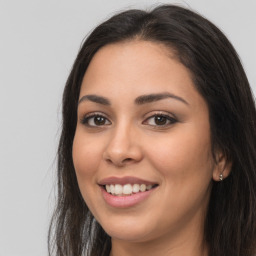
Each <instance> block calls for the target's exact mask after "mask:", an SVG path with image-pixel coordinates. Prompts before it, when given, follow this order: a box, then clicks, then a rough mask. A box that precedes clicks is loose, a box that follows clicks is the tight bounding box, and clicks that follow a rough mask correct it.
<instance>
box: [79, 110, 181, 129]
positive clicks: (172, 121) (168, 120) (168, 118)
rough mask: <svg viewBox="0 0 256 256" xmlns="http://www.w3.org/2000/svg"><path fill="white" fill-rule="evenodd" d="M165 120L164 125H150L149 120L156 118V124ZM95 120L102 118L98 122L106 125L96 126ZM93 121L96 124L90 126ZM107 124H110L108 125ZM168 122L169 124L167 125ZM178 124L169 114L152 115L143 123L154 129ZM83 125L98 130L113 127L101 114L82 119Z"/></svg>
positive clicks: (88, 115) (86, 116)
mask: <svg viewBox="0 0 256 256" xmlns="http://www.w3.org/2000/svg"><path fill="white" fill-rule="evenodd" d="M159 117H160V118H164V119H163V120H162V121H165V123H164V124H158V125H157V124H155V125H153V124H149V120H150V119H152V118H154V122H156V118H159ZM95 118H101V119H102V120H98V121H103V122H104V123H103V124H98V125H97V124H95V121H96V120H95ZM91 120H93V122H94V124H93V125H92V124H90V123H89V122H90V121H91ZM158 121H161V120H158ZM106 122H108V123H107V124H106ZM166 122H168V123H167V124H166ZM176 122H177V119H176V118H174V117H172V116H170V115H168V114H163V113H155V114H153V115H151V116H150V117H148V118H147V119H146V120H145V121H143V122H142V124H144V125H149V126H152V127H154V128H158V127H159V128H164V127H168V126H171V125H173V124H175V123H176ZM81 123H82V124H83V125H86V126H87V127H90V128H98V127H100V126H105V125H111V121H109V120H108V118H107V117H106V116H105V115H103V114H101V113H90V114H87V115H85V116H84V117H83V118H82V119H81Z"/></svg>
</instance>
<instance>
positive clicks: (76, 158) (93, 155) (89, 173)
mask: <svg viewBox="0 0 256 256" xmlns="http://www.w3.org/2000/svg"><path fill="white" fill-rule="evenodd" d="M72 155H73V163H74V167H75V171H76V175H77V179H78V183H79V185H80V183H82V182H83V183H84V182H86V183H89V182H88V181H91V179H92V178H93V175H94V173H95V170H97V168H98V165H99V162H100V161H99V158H100V146H99V144H97V143H95V141H94V140H90V139H89V138H85V136H83V135H82V134H81V132H80V131H79V130H78V131H77V132H76V134H75V137H74V142H73V148H72Z"/></svg>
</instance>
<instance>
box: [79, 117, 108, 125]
mask: <svg viewBox="0 0 256 256" xmlns="http://www.w3.org/2000/svg"><path fill="white" fill-rule="evenodd" d="M81 122H82V124H84V125H86V126H89V127H97V126H103V125H110V124H111V122H110V121H109V120H108V119H107V118H106V117H104V116H102V115H90V116H85V117H84V118H83V119H82V120H81Z"/></svg>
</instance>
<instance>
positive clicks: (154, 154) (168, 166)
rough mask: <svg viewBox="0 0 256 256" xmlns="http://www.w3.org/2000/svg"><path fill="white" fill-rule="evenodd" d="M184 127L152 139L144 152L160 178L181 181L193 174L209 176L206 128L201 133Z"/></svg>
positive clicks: (209, 149)
mask: <svg viewBox="0 0 256 256" xmlns="http://www.w3.org/2000/svg"><path fill="white" fill-rule="evenodd" d="M185 128H186V129H183V130H180V131H178V132H175V136H172V135H170V136H164V137H163V139H162V140H161V139H160V140H159V139H158V140H156V141H154V142H153V143H152V144H153V145H154V147H151V149H150V150H148V151H147V153H148V155H149V157H148V159H150V161H151V164H152V165H154V166H155V168H156V169H157V170H159V172H162V174H163V176H164V177H167V178H168V177H171V178H175V179H173V182H174V181H175V182H177V181H178V180H182V182H184V181H185V178H186V177H188V178H192V177H196V176H197V175H203V176H205V177H207V178H209V177H211V175H212V174H211V170H212V168H213V161H212V155H211V143H210V132H209V130H208V127H207V126H206V129H205V130H203V132H200V130H198V129H194V130H193V129H191V127H189V126H188V127H185ZM147 148H149V147H147Z"/></svg>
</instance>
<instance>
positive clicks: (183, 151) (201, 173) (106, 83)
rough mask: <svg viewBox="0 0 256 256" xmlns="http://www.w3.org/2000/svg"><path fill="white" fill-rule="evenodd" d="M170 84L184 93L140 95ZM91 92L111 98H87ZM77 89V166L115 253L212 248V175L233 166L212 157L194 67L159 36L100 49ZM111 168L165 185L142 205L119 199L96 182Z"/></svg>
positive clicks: (180, 255)
mask: <svg viewBox="0 0 256 256" xmlns="http://www.w3.org/2000/svg"><path fill="white" fill-rule="evenodd" d="M167 92H168V93H171V94H173V95H176V96H177V97H180V98H182V99H183V100H184V101H185V102H184V101H182V100H179V99H177V98H173V97H168V98H165V99H161V100H157V101H154V102H150V103H144V104H136V103H135V99H136V98H137V97H139V96H141V95H145V94H156V93H167ZM91 94H93V95H97V96H101V97H104V98H106V99H108V101H109V102H110V105H105V104H101V103H96V102H94V101H92V100H90V99H85V97H84V96H86V95H91ZM83 97H84V98H83ZM79 98H80V99H82V98H83V100H81V102H80V103H79V104H78V123H77V128H76V133H75V137H74V142H73V161H74V166H75V170H76V175H77V179H78V184H79V188H80V190H81V193H82V196H83V198H84V200H85V202H86V204H87V205H88V207H89V209H90V210H91V212H92V214H93V215H94V216H95V218H96V220H97V221H98V222H99V223H100V224H101V226H102V227H103V229H104V230H105V231H106V232H107V233H108V234H109V235H110V236H111V238H112V251H111V255H112V256H116V255H123V256H126V255H148V256H150V255H172V256H184V255H190V256H193V255H194V256H198V255H207V245H206V244H205V243H204V241H203V223H204V219H205V214H206V208H207V205H208V202H209V195H210V191H211V183H212V179H215V180H218V177H219V174H220V172H223V173H224V175H225V174H226V173H225V172H224V169H223V168H222V167H223V166H224V165H225V163H224V162H225V160H224V159H223V158H222V157H221V155H220V157H219V159H220V161H219V163H217V164H216V163H215V162H214V160H213V158H212V153H211V141H210V124H209V113H208V108H207V104H206V102H205V100H204V99H203V98H202V96H201V95H200V94H199V93H198V92H197V90H196V89H195V86H194V84H193V81H192V79H191V74H190V72H189V70H188V69H186V68H185V67H184V66H183V65H182V64H181V63H180V62H179V61H178V60H177V58H175V56H174V54H173V53H172V52H171V51H170V49H167V48H166V47H165V46H163V45H160V44H157V43H152V42H145V41H139V40H133V41H129V42H122V43H117V44H111V45H107V46H105V47H103V48H101V49H100V50H99V51H98V52H97V53H96V54H95V56H94V57H93V59H92V61H91V63H90V65H89V67H88V69H87V71H86V73H85V76H84V79H83V82H82V86H81V91H80V96H79ZM95 112H96V113H97V114H98V115H101V116H103V118H102V119H101V120H102V123H101V124H100V125H97V124H98V123H96V124H95V119H94V117H91V118H90V119H89V121H88V123H87V124H85V123H83V122H82V121H83V120H84V117H85V116H87V115H88V114H89V113H90V115H93V113H95ZM163 114H164V115H168V116H170V117H171V118H172V119H171V122H169V121H168V119H166V120H167V121H166V123H165V124H164V125H157V124H158V123H156V121H155V118H154V116H155V115H163ZM173 119H175V120H176V122H173ZM164 120H165V119H164ZM110 176H115V177H124V176H133V177H138V178H141V179H144V180H148V181H153V182H154V183H157V184H158V185H159V186H158V187H157V188H156V189H155V190H154V191H153V192H152V193H151V194H150V196H149V197H148V198H147V199H145V200H144V201H142V202H140V203H139V204H137V205H135V206H132V207H128V208H114V207H111V206H109V205H108V204H107V203H106V202H105V200H104V198H103V196H102V191H101V189H100V187H99V185H98V183H99V182H100V181H101V180H102V179H104V178H107V177H110Z"/></svg>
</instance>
